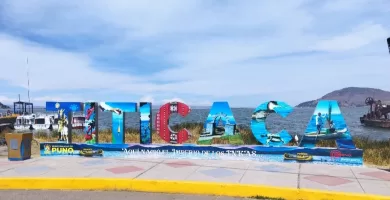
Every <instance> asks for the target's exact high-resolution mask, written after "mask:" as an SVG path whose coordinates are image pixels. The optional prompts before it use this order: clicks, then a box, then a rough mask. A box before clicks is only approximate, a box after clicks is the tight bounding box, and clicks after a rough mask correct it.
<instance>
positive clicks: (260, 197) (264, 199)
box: [251, 196, 285, 200]
mask: <svg viewBox="0 0 390 200" xmlns="http://www.w3.org/2000/svg"><path fill="white" fill-rule="evenodd" d="M251 199H262V200H285V199H283V198H272V197H264V196H254V197H251Z"/></svg>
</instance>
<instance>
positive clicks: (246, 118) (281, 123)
mask: <svg viewBox="0 0 390 200" xmlns="http://www.w3.org/2000/svg"><path fill="white" fill-rule="evenodd" d="M367 110H368V108H367V107H362V108H341V112H342V114H343V116H344V119H345V121H346V124H347V126H348V128H349V130H350V133H351V135H352V136H365V137H369V138H370V139H375V140H389V139H390V129H381V128H371V127H364V126H362V125H361V124H360V121H359V117H360V116H362V115H363V114H365V113H366V112H367ZM35 111H36V112H44V110H43V109H35ZM253 111H254V108H232V112H233V114H234V118H235V119H236V123H237V124H238V125H239V126H243V127H250V120H251V115H252V112H253ZM0 112H1V113H4V112H6V110H1V109H0ZM156 112H157V110H156V109H153V111H152V115H153V118H152V119H153V126H155V124H154V121H155V118H156ZM313 112H314V108H295V109H294V110H293V112H291V114H290V115H288V116H287V117H286V118H282V117H280V116H278V115H276V114H271V115H270V116H269V117H268V118H267V126H268V130H269V131H270V132H279V131H281V130H283V129H285V130H287V131H288V132H289V133H290V134H292V135H295V134H298V135H302V134H303V133H304V132H305V130H306V126H307V125H308V123H309V121H310V119H311V117H312V115H313ZM208 113H209V109H193V110H192V111H191V113H190V114H189V115H188V116H187V117H185V118H182V117H181V116H179V115H173V116H172V117H171V120H170V124H171V125H174V124H179V123H183V122H201V123H204V122H205V121H206V118H207V115H208ZM110 127H111V113H107V112H105V113H103V112H101V113H99V128H100V129H104V128H110ZM126 127H134V128H139V113H127V114H126Z"/></svg>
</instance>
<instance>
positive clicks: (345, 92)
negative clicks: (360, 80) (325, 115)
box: [296, 87, 390, 108]
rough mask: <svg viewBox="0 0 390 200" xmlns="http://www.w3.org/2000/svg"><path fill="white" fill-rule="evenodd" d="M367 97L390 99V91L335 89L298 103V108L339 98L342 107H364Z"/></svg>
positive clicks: (355, 88)
mask: <svg viewBox="0 0 390 200" xmlns="http://www.w3.org/2000/svg"><path fill="white" fill-rule="evenodd" d="M367 97H373V98H374V99H375V100H381V101H382V102H383V101H390V92H388V91H384V90H381V89H375V88H362V87H347V88H343V89H340V90H336V91H333V92H331V93H328V94H326V95H325V96H323V97H321V98H319V99H317V100H311V101H305V102H303V103H300V104H298V105H297V106H296V107H298V108H310V107H316V105H317V102H318V101H319V100H337V101H338V103H339V106H341V107H363V106H366V104H365V100H366V98H367Z"/></svg>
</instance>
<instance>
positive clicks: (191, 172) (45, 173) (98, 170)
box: [0, 156, 390, 199]
mask: <svg viewBox="0 0 390 200" xmlns="http://www.w3.org/2000/svg"><path fill="white" fill-rule="evenodd" d="M0 177H2V178H0V181H1V180H3V181H5V179H4V178H15V177H34V178H56V177H64V178H66V177H68V178H110V179H112V178H113V179H118V180H119V179H125V180H136V181H141V180H171V181H179V182H180V181H184V182H189V181H190V182H195V183H197V182H199V183H205V182H208V183H217V184H219V185H220V186H219V187H223V185H224V184H237V185H252V186H259V187H260V186H264V185H265V186H269V187H277V188H292V189H298V190H300V191H301V193H302V191H303V190H304V189H310V190H319V191H324V192H328V193H332V192H343V193H354V194H370V195H381V196H384V197H388V199H390V172H387V171H384V170H379V169H375V168H367V167H348V166H336V165H335V166H332V165H320V164H303V163H302V164H299V163H264V162H256V161H225V160H174V159H165V160H163V159H150V158H147V159H139V158H137V159H135V158H126V159H112V158H85V157H75V156H70V157H65V156H61V157H38V158H34V159H31V160H26V161H14V162H11V161H8V160H7V159H6V158H1V159H0ZM7 180H9V179H7ZM184 182H183V183H184ZM37 184H39V182H38V183H37ZM42 184H43V183H42ZM180 186H183V187H185V184H182V185H180V184H179V185H178V186H175V187H180ZM4 187H6V186H4ZM132 187H133V188H136V186H132ZM167 187H168V186H167ZM172 187H173V186H172ZM190 187H192V186H190ZM193 187H194V188H195V187H196V186H193ZM210 187H213V186H210ZM229 187H230V186H229ZM231 187H232V188H233V185H232V186H231ZM83 188H88V186H85V187H84V186H83ZM162 188H163V187H162ZM21 189H22V188H21ZM30 189H33V188H30ZM37 189H39V188H37ZM269 190H270V189H267V190H265V191H264V194H271V195H273V193H272V192H270V191H269ZM142 191H145V190H142ZM154 191H155V192H156V191H159V190H154ZM172 191H175V188H173V189H172V188H170V191H169V192H172ZM178 191H179V190H178ZM161 192H163V191H162V190H161ZM194 192H195V193H197V192H196V191H194ZM211 192H212V191H211ZM229 192H230V193H229ZM229 192H228V193H226V194H227V195H230V194H232V195H233V194H235V193H234V191H233V192H232V191H229ZM185 193H187V191H185ZM188 193H191V189H188ZM198 194H199V192H198ZM213 194H214V193H213ZM221 194H222V193H221ZM223 194H225V193H223ZM261 194H263V193H261ZM261 194H260V195H261ZM326 195H329V194H326ZM262 196H267V195H262ZM268 196H269V195H268ZM308 199H309V198H308ZM355 199H356V198H355Z"/></svg>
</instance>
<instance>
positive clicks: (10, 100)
mask: <svg viewBox="0 0 390 200" xmlns="http://www.w3.org/2000/svg"><path fill="white" fill-rule="evenodd" d="M15 101H18V100H17V99H16V98H8V97H6V96H0V102H1V103H3V104H5V105H11V104H12V103H13V102H15Z"/></svg>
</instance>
